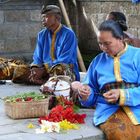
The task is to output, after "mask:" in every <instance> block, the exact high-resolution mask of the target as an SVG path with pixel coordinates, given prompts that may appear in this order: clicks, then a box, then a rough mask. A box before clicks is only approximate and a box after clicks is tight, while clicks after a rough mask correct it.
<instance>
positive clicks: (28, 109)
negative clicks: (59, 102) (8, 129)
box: [5, 98, 49, 119]
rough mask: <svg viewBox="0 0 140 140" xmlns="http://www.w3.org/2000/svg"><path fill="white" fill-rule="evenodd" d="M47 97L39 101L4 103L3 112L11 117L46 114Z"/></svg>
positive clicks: (32, 116)
mask: <svg viewBox="0 0 140 140" xmlns="http://www.w3.org/2000/svg"><path fill="white" fill-rule="evenodd" d="M48 105H49V98H46V99H42V100H40V101H26V102H16V103H5V113H6V114H7V115H8V116H9V117H10V118H12V119H25V118H37V117H41V116H45V115H47V112H48Z"/></svg>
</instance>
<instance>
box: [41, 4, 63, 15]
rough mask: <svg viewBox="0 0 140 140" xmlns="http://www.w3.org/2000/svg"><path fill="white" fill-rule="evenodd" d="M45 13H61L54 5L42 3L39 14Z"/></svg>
mask: <svg viewBox="0 0 140 140" xmlns="http://www.w3.org/2000/svg"><path fill="white" fill-rule="evenodd" d="M47 13H54V14H59V15H61V10H60V8H59V7H58V6H56V5H43V6H42V10H41V14H47Z"/></svg>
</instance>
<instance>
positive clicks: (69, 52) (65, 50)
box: [31, 25, 80, 80]
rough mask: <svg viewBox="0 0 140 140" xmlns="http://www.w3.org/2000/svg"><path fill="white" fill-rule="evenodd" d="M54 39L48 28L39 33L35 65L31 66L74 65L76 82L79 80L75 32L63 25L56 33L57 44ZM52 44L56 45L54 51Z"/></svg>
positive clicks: (34, 59) (34, 56)
mask: <svg viewBox="0 0 140 140" xmlns="http://www.w3.org/2000/svg"><path fill="white" fill-rule="evenodd" d="M52 38H53V34H52V32H51V31H50V30H49V29H47V28H46V29H43V30H42V31H40V32H39V34H38V38H37V45H36V49H35V51H34V55H33V63H32V64H31V65H32V66H34V65H36V66H39V67H42V66H43V65H47V66H48V67H51V66H53V65H55V64H59V63H65V64H73V65H74V73H75V76H76V80H79V79H80V76H79V70H78V64H77V38H76V36H75V34H74V32H73V31H72V30H71V29H69V28H67V27H66V26H64V25H62V26H61V28H60V29H59V30H58V31H57V33H56V37H55V42H53V41H54V40H53V39H52ZM52 43H54V49H53V50H52V48H51V47H52ZM52 51H53V52H52ZM52 53H53V54H54V59H53V58H52Z"/></svg>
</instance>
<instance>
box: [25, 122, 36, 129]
mask: <svg viewBox="0 0 140 140" xmlns="http://www.w3.org/2000/svg"><path fill="white" fill-rule="evenodd" d="M27 128H30V129H32V128H35V126H34V125H33V124H32V123H29V124H28V125H27Z"/></svg>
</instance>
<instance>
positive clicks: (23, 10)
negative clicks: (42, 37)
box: [0, 0, 140, 60]
mask: <svg viewBox="0 0 140 140" xmlns="http://www.w3.org/2000/svg"><path fill="white" fill-rule="evenodd" d="M64 2H65V4H66V8H67V11H68V14H69V17H70V21H71V24H72V27H73V29H74V31H75V32H76V34H77V37H78V39H79V47H80V50H81V52H82V53H85V52H89V53H90V52H93V51H97V50H98V44H97V39H96V32H95V29H94V28H93V25H92V24H91V20H92V21H93V22H94V23H95V25H96V26H97V27H98V25H99V24H100V23H101V22H102V21H103V20H104V19H105V17H106V15H107V14H108V13H109V12H110V11H121V12H124V13H125V14H126V17H127V21H128V26H129V32H130V33H132V34H133V35H135V36H136V37H139V38H140V4H137V5H134V4H132V3H131V0H124V1H123V0H104V1H102V0H76V5H75V3H74V2H72V0H64ZM44 3H49V4H58V1H57V0H24V1H23V0H0V55H1V56H8V57H12V56H16V57H21V56H22V57H23V59H30V60H31V58H32V53H33V50H34V48H35V43H36V36H37V32H38V31H40V30H41V28H42V27H41V23H40V9H41V6H42V5H43V4H44ZM84 11H85V12H84ZM63 22H64V20H63Z"/></svg>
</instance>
